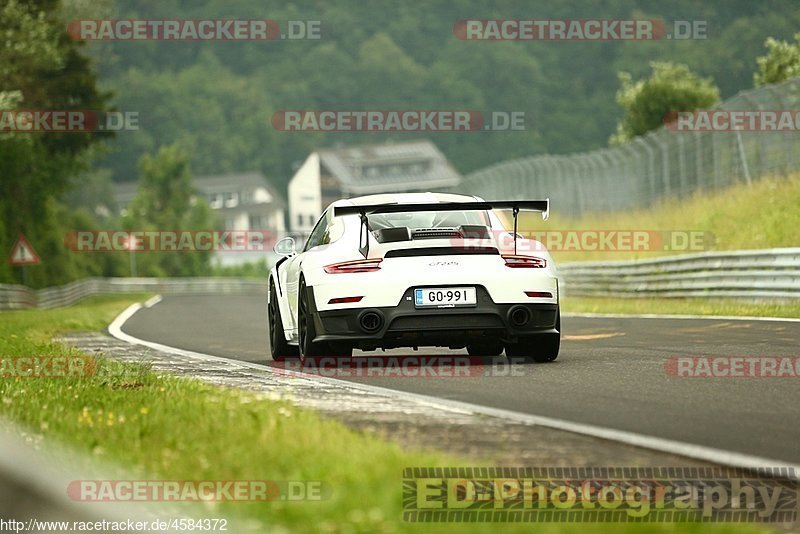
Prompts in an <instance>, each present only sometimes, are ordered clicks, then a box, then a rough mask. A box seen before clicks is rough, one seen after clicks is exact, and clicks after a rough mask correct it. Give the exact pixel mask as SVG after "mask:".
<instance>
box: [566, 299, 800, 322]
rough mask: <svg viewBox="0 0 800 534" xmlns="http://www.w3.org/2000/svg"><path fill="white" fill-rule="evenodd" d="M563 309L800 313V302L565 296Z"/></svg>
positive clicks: (692, 312) (591, 310) (738, 313)
mask: <svg viewBox="0 0 800 534" xmlns="http://www.w3.org/2000/svg"><path fill="white" fill-rule="evenodd" d="M561 310H562V311H564V312H572V313H580V312H582V313H630V314H646V313H658V314H668V315H739V316H752V317H800V302H790V301H786V302H768V301H765V302H741V301H737V300H735V299H717V298H708V299H703V298H630V299H624V298H606V297H569V296H567V297H564V299H563V300H562V301H561Z"/></svg>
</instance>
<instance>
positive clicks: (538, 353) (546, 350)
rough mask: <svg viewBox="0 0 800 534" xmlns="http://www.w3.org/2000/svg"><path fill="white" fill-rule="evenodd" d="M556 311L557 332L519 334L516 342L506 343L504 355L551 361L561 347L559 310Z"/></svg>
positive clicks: (556, 356)
mask: <svg viewBox="0 0 800 534" xmlns="http://www.w3.org/2000/svg"><path fill="white" fill-rule="evenodd" d="M557 313H558V316H557V317H556V330H558V334H537V335H533V336H520V338H519V341H518V342H517V343H507V344H506V356H508V357H509V358H524V359H525V360H528V361H532V362H536V363H547V362H552V361H553V360H555V359H556V358H558V351H559V350H560V348H561V310H559V311H558V312H557Z"/></svg>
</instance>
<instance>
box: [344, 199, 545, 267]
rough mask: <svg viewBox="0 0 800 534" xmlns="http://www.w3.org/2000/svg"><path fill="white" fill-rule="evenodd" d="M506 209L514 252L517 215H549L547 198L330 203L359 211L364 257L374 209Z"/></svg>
mask: <svg viewBox="0 0 800 534" xmlns="http://www.w3.org/2000/svg"><path fill="white" fill-rule="evenodd" d="M497 209H510V210H512V213H513V216H514V253H515V254H516V252H517V216H518V215H519V212H520V211H521V210H525V211H540V212H541V213H542V220H545V221H546V220H547V219H548V217H549V216H550V199H549V198H547V199H545V200H490V201H484V202H477V201H476V202H419V203H416V204H401V203H391V204H365V205H362V206H334V208H333V216H334V217H342V216H345V215H359V216H360V217H361V229H360V230H359V236H358V250H359V251H360V252H361V254H363V255H364V257H365V258H366V257H367V254H368V253H369V233H368V232H369V216H370V215H375V214H378V213H413V212H420V211H486V210H497Z"/></svg>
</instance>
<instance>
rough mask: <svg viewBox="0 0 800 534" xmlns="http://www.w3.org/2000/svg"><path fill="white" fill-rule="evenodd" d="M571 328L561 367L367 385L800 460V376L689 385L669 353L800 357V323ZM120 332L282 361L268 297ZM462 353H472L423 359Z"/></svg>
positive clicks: (226, 301)
mask: <svg viewBox="0 0 800 534" xmlns="http://www.w3.org/2000/svg"><path fill="white" fill-rule="evenodd" d="M562 330H563V338H562V339H563V341H562V349H561V354H560V356H559V358H558V360H556V361H555V362H552V363H549V364H540V365H534V364H519V365H514V366H513V371H514V374H515V375H519V376H477V377H466V378H465V377H461V378H449V379H448V378H435V379H431V378H419V377H418V378H408V377H403V378H374V377H373V378H361V379H359V380H360V381H363V382H369V383H371V384H375V385H379V386H383V387H389V388H393V389H398V390H405V391H410V392H414V393H421V394H426V395H431V396H436V397H441V398H446V399H455V400H459V401H464V402H471V403H475V404H482V405H486V406H491V407H495V408H502V409H506V410H513V411H518V412H524V413H529V414H536V415H544V416H548V417H556V418H560V419H565V420H569V421H574V422H580V423H587V424H593V425H599V426H603V427H607V428H613V429H618V430H626V431H630V432H636V433H639V434H645V435H649V436H656V437H661V438H666V439H672V440H678V441H683V442H687V443H693V444H698V445H703V446H707V447H714V448H718V449H723V450H727V451H733V452H737V453H742V454H750V455H754V456H760V457H763V458H771V459H775V460H782V461H786V462H791V463H794V464H797V463H800V424H798V423H800V417H799V416H800V387H799V386H800V378H785V377H784V378H691V379H690V378H679V377H675V376H670V375H669V374H668V373H667V372H666V371H665V368H664V364H665V361H666V360H667V358H669V357H671V356H687V355H688V356H798V355H800V354H799V353H800V348H799V347H800V322H777V321H739V320H716V319H715V320H709V319H704V320H687V319H646V318H578V317H564V318H563V319H562ZM123 331H124V332H126V333H128V334H131V335H133V336H136V337H139V338H141V339H146V340H149V341H155V342H158V343H163V344H165V345H170V346H174V347H179V348H183V349H188V350H193V351H198V352H204V353H207V354H213V355H216V356H222V357H226V358H231V359H236V360H244V361H248V362H257V363H263V364H265V365H272V364H273V362H272V361H271V360H270V359H269V348H268V341H267V332H266V309H265V299H264V297H255V296H254V297H229V296H213V297H210V296H185V297H165V298H164V300H163V301H162V302H160V303H159V304H157V305H155V306H153V307H152V308H147V309H142V310H141V311H139V312H138V313H136V314H135V315H134V316H133V317H132V318H131V319H130V320H129V321H128V322H127V323H126V324H125V325H124V327H123ZM391 353H393V354H395V353H399V354H414V353H413V352H412V351H411V350H410V349H409V350H396V351H391ZM459 353H462V354H465V352H464V351H460V352H455V351H447V350H444V349H430V350H423V349H420V352H419V353H416V354H418V355H419V354H459ZM378 354H380V353H378ZM531 446H533V447H535V446H536V445H535V444H531Z"/></svg>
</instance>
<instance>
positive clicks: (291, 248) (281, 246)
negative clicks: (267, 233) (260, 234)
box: [272, 237, 297, 256]
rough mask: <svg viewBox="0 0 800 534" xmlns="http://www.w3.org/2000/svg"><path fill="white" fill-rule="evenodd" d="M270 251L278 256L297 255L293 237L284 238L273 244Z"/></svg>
mask: <svg viewBox="0 0 800 534" xmlns="http://www.w3.org/2000/svg"><path fill="white" fill-rule="evenodd" d="M272 251H273V252H274V253H275V254H278V255H279V256H293V255H295V254H296V253H297V248H296V247H295V243H294V238H293V237H284V238H283V239H280V240H278V242H277V243H275V246H273V247H272Z"/></svg>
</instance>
